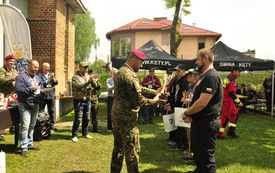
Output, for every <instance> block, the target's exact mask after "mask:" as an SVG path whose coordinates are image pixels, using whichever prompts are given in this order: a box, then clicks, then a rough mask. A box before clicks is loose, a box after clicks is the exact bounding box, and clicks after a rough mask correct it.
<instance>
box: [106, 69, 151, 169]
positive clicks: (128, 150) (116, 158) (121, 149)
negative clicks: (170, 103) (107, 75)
mask: <svg viewBox="0 0 275 173" xmlns="http://www.w3.org/2000/svg"><path fill="white" fill-rule="evenodd" d="M145 96H146V97H151V98H153V97H154V96H155V90H151V89H148V88H145V87H142V86H141V85H140V81H139V79H138V78H137V75H136V73H135V72H133V71H132V70H131V69H130V68H129V67H127V66H125V65H124V66H123V67H121V68H120V69H119V71H118V73H117V76H116V78H115V87H114V98H115V99H114V103H113V107H112V122H113V124H114V129H113V135H114V149H113V155H112V163H111V172H112V173H119V172H120V171H121V168H122V162H123V157H124V153H125V160H126V164H127V170H128V172H129V173H135V172H138V161H139V152H140V144H139V130H138V128H137V121H138V112H139V109H140V106H143V105H145V106H146V105H147V106H148V105H153V104H154V100H153V99H148V98H146V97H145Z"/></svg>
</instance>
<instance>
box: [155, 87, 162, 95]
mask: <svg viewBox="0 0 275 173" xmlns="http://www.w3.org/2000/svg"><path fill="white" fill-rule="evenodd" d="M161 90H162V87H160V88H158V89H157V90H156V95H158V94H159V93H161Z"/></svg>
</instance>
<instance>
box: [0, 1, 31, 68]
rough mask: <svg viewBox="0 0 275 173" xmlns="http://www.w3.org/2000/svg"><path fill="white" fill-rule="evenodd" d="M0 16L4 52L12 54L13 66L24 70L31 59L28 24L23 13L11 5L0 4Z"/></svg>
mask: <svg viewBox="0 0 275 173" xmlns="http://www.w3.org/2000/svg"><path fill="white" fill-rule="evenodd" d="M0 17H1V21H2V24H3V28H4V34H5V52H4V54H5V56H7V55H11V54H13V55H14V56H15V58H16V63H15V66H14V68H15V69H16V70H17V71H21V72H22V71H25V70H26V68H27V65H28V62H29V60H31V59H32V51H31V37H30V29H29V25H28V23H27V21H26V19H25V17H24V16H23V14H22V13H21V12H20V11H19V10H18V9H17V8H15V7H13V6H11V5H7V4H0Z"/></svg>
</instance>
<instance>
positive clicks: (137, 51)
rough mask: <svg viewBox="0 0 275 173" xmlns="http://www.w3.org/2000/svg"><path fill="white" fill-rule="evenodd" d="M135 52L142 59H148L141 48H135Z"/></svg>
mask: <svg viewBox="0 0 275 173" xmlns="http://www.w3.org/2000/svg"><path fill="white" fill-rule="evenodd" d="M132 52H133V54H134V55H135V56H136V57H138V58H139V59H141V60H142V61H144V60H145V59H146V57H145V55H144V53H143V52H142V51H140V50H137V49H133V51H132Z"/></svg>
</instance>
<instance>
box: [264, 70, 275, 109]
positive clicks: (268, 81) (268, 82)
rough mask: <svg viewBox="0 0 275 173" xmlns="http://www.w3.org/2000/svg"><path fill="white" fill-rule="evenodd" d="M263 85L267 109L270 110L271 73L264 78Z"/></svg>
mask: <svg viewBox="0 0 275 173" xmlns="http://www.w3.org/2000/svg"><path fill="white" fill-rule="evenodd" d="M263 86H264V92H265V99H266V107H267V111H268V112H271V99H272V73H270V75H269V76H268V77H267V78H265V80H264V83H263ZM273 95H275V92H274V93H273Z"/></svg>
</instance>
